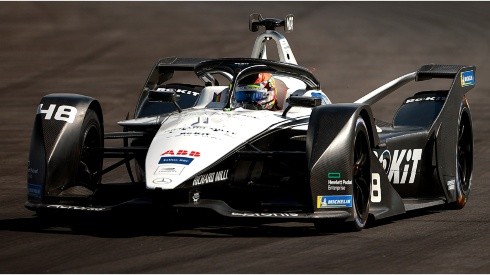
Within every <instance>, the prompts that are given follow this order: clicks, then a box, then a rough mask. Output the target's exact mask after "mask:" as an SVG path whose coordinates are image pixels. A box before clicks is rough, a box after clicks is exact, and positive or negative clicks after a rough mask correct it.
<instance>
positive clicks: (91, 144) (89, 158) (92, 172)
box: [60, 109, 104, 198]
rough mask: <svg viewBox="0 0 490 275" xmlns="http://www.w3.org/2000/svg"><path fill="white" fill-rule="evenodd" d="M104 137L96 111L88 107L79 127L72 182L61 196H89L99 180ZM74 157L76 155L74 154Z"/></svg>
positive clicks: (93, 191)
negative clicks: (75, 163)
mask: <svg viewBox="0 0 490 275" xmlns="http://www.w3.org/2000/svg"><path fill="white" fill-rule="evenodd" d="M103 147H104V138H103V130H102V125H101V123H100V120H99V117H98V116H97V113H96V112H95V111H94V110H92V109H88V110H87V112H86V114H85V118H84V120H83V123H82V125H81V128H80V136H79V143H78V150H76V152H78V154H79V155H78V164H77V168H76V171H75V172H74V173H73V176H72V182H71V184H69V185H68V186H66V187H65V188H64V190H63V191H62V192H61V194H60V195H61V196H71V197H79V198H87V197H91V196H92V195H93V194H94V193H95V191H96V189H97V187H98V185H99V183H100V180H101V173H102V165H103V152H102V149H103ZM74 157H76V156H74Z"/></svg>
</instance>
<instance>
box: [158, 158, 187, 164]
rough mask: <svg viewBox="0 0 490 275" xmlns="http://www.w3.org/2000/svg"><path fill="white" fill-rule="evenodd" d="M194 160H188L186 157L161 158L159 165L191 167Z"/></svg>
mask: <svg viewBox="0 0 490 275" xmlns="http://www.w3.org/2000/svg"><path fill="white" fill-rule="evenodd" d="M193 160H194V159H193V158H186V157H161V158H160V161H159V162H158V164H167V163H168V164H170V163H173V164H183V165H189V164H191V162H192V161H193Z"/></svg>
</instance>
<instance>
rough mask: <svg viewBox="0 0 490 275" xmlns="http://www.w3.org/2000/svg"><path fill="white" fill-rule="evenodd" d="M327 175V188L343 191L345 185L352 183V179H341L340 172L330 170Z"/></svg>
mask: <svg viewBox="0 0 490 275" xmlns="http://www.w3.org/2000/svg"><path fill="white" fill-rule="evenodd" d="M327 177H328V181H327V183H328V190H333V191H345V189H346V185H352V180H343V179H341V174H340V172H330V173H328V175H327Z"/></svg>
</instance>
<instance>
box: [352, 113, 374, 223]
mask: <svg viewBox="0 0 490 275" xmlns="http://www.w3.org/2000/svg"><path fill="white" fill-rule="evenodd" d="M369 154H370V149H369V135H368V131H367V127H366V123H365V122H364V120H363V119H362V118H358V119H357V122H356V136H355V140H354V159H353V167H352V169H353V172H352V176H353V177H352V213H353V218H354V220H353V221H352V222H350V224H349V226H350V227H351V229H352V230H354V231H359V230H361V229H363V228H364V227H365V226H366V224H367V220H368V217H369V199H370V194H371V159H370V156H369Z"/></svg>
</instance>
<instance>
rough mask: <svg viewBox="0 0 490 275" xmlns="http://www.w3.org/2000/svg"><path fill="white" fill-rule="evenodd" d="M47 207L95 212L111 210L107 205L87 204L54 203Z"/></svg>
mask: <svg viewBox="0 0 490 275" xmlns="http://www.w3.org/2000/svg"><path fill="white" fill-rule="evenodd" d="M47 207H48V208H56V209H67V210H81V211H95V212H98V211H105V210H109V208H107V207H85V206H75V205H61V204H52V205H48V206H47Z"/></svg>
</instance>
